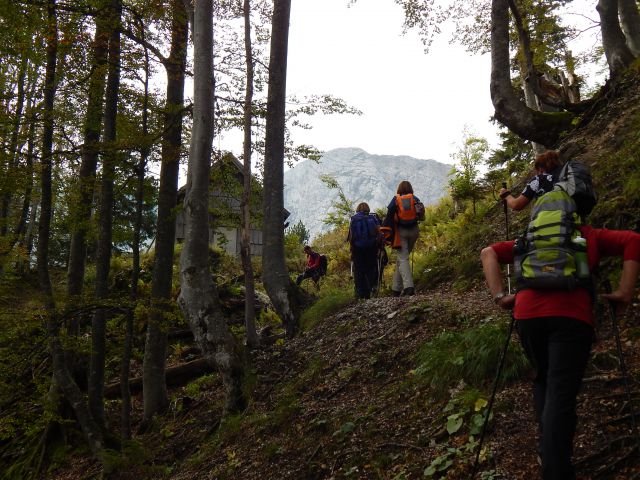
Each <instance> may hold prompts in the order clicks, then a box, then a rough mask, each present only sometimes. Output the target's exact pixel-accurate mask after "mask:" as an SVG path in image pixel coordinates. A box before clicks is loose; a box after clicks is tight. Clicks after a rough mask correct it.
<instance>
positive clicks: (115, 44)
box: [89, 0, 122, 426]
mask: <svg viewBox="0 0 640 480" xmlns="http://www.w3.org/2000/svg"><path fill="white" fill-rule="evenodd" d="M121 16H122V0H111V5H110V6H109V31H110V33H109V43H108V59H109V61H108V65H109V68H108V74H107V85H106V94H105V108H104V145H105V147H106V148H105V149H104V152H103V155H102V177H101V179H100V203H99V206H98V221H99V223H98V243H97V252H96V280H95V296H96V300H97V301H98V302H99V303H104V302H105V301H106V300H107V298H108V296H109V268H110V264H111V242H112V237H113V204H114V198H113V183H114V177H115V170H116V163H117V157H118V154H117V147H116V136H117V135H116V119H117V116H118V95H119V89H120V19H121ZM106 338H107V313H106V308H102V307H98V309H97V310H96V311H95V312H94V314H93V318H92V319H91V360H90V368H89V408H90V409H91V414H92V415H93V418H94V420H95V421H96V422H97V423H98V424H100V425H101V426H104V424H105V421H104V374H105V362H106V355H107V352H106Z"/></svg>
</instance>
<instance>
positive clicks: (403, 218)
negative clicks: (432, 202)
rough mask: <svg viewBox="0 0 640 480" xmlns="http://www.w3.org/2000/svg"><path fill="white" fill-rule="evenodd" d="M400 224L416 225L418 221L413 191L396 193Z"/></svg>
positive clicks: (397, 213)
mask: <svg viewBox="0 0 640 480" xmlns="http://www.w3.org/2000/svg"><path fill="white" fill-rule="evenodd" d="M396 207H397V212H396V215H397V218H398V225H415V223H416V222H417V221H418V214H417V213H416V199H415V197H414V196H413V194H412V193H407V194H406V195H396Z"/></svg>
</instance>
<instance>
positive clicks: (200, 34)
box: [178, 0, 246, 413]
mask: <svg viewBox="0 0 640 480" xmlns="http://www.w3.org/2000/svg"><path fill="white" fill-rule="evenodd" d="M212 9H213V8H212V0H198V2H196V3H195V14H194V25H193V38H194V61H193V66H194V79H193V80H194V97H193V132H192V137H191V148H190V152H189V168H188V173H187V192H186V195H185V201H184V216H185V240H184V245H183V248H182V253H181V256H180V279H181V285H180V286H181V291H180V297H179V298H178V304H179V305H180V308H181V309H182V312H183V314H184V316H185V318H186V319H187V321H188V322H189V325H190V327H191V331H192V332H193V335H194V338H195V339H196V342H197V343H198V345H199V347H200V349H201V350H202V353H203V355H204V357H205V358H206V359H207V361H208V362H209V363H210V364H211V365H215V367H216V368H217V369H218V371H219V372H220V375H221V377H222V380H223V383H224V388H225V412H226V413H229V412H236V411H239V410H242V409H243V408H244V406H245V405H246V402H245V398H244V394H243V391H242V377H243V373H244V369H243V365H242V362H241V357H240V355H239V354H238V352H237V351H236V343H235V340H234V338H233V336H232V335H231V332H230V331H229V328H228V326H227V324H226V321H225V319H224V317H223V315H222V311H221V308H220V304H219V298H218V291H217V288H216V286H215V283H214V281H213V277H212V275H211V272H210V270H209V262H208V258H209V176H210V162H211V150H212V146H211V142H212V139H213V108H212V107H213V61H212V59H213V24H212V14H213V12H212Z"/></svg>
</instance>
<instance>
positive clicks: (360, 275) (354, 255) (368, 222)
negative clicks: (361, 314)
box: [347, 202, 380, 298]
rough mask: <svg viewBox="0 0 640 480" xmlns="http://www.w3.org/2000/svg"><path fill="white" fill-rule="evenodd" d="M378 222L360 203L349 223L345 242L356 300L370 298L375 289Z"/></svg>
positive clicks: (363, 203) (378, 244)
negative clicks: (350, 263)
mask: <svg viewBox="0 0 640 480" xmlns="http://www.w3.org/2000/svg"><path fill="white" fill-rule="evenodd" d="M379 232H380V220H379V219H378V216H377V215H375V214H373V215H372V214H370V213H369V205H367V204H366V203H365V202H362V203H360V204H359V205H358V207H357V208H356V214H355V215H353V216H352V217H351V221H350V222H349V235H348V237H347V240H348V241H349V245H350V246H351V261H352V262H353V280H354V283H355V288H356V296H357V297H358V298H370V297H371V291H372V289H373V288H376V287H377V276H378V249H379V247H380V239H379Z"/></svg>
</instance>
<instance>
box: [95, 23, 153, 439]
mask: <svg viewBox="0 0 640 480" xmlns="http://www.w3.org/2000/svg"><path fill="white" fill-rule="evenodd" d="M139 32H140V35H141V37H142V39H143V40H144V37H145V25H144V23H142V21H141V20H140V21H139ZM150 71H151V64H150V60H149V49H148V48H147V47H146V46H144V80H143V86H144V96H143V99H142V136H143V137H144V143H143V146H142V148H141V149H140V160H139V161H138V165H137V166H136V179H137V186H136V213H135V220H134V222H133V245H132V246H131V256H132V268H131V292H130V298H131V307H132V309H130V310H129V312H127V318H126V321H125V338H124V348H123V353H122V364H121V367H120V385H119V387H120V396H121V397H122V406H121V418H120V430H121V432H122V433H121V435H122V438H125V439H131V385H130V382H129V375H130V374H131V357H132V353H133V321H134V310H133V308H135V306H136V304H137V301H138V280H139V278H140V232H141V231H142V217H143V207H144V180H145V172H146V169H147V160H148V159H149V151H150V148H149V145H148V139H147V137H148V135H149V77H150V76H151V73H150ZM140 386H141V387H140V388H142V382H140ZM107 392H108V387H106V388H105V392H104V393H105V397H106V398H109V397H108V393H107Z"/></svg>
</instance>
